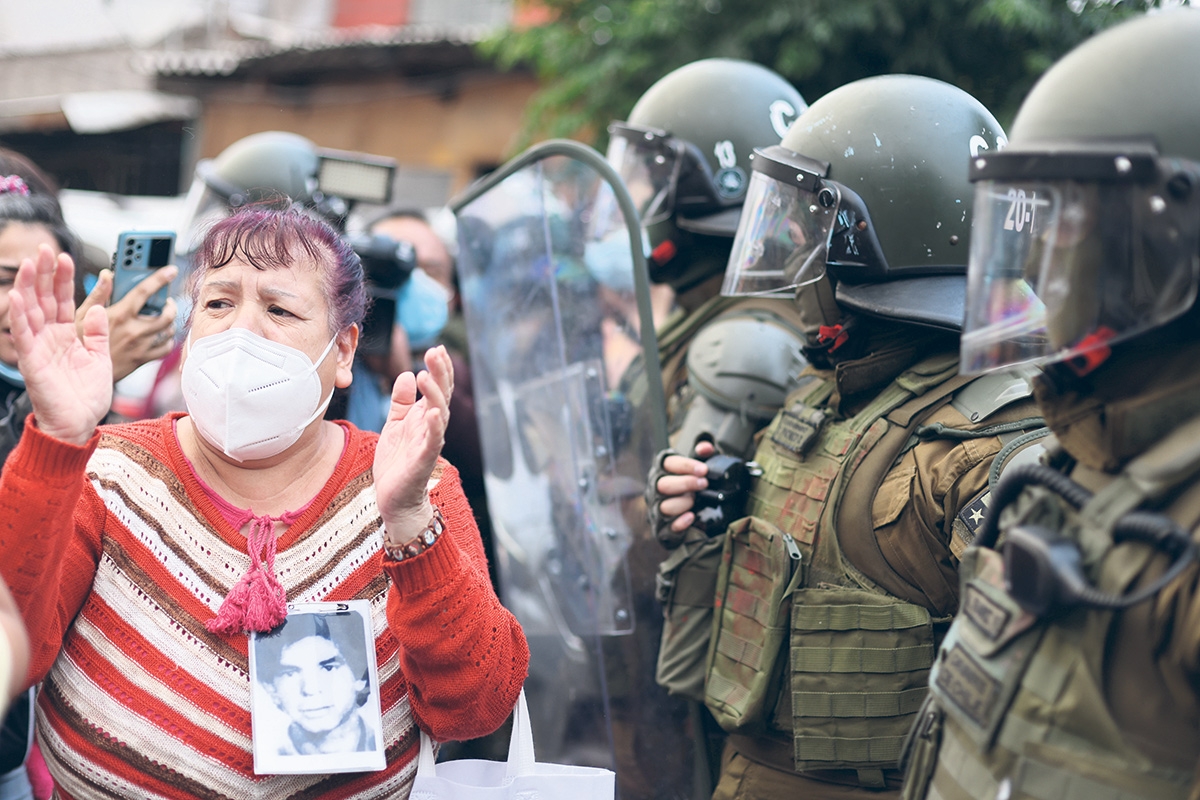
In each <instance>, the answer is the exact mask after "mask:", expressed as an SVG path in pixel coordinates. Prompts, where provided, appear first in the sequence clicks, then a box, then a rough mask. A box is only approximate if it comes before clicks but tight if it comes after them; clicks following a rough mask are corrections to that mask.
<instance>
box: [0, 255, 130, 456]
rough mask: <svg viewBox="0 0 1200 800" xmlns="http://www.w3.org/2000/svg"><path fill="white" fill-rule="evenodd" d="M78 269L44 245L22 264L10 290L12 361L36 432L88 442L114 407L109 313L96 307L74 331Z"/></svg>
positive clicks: (68, 257)
mask: <svg viewBox="0 0 1200 800" xmlns="http://www.w3.org/2000/svg"><path fill="white" fill-rule="evenodd" d="M74 274H75V264H74V262H72V260H71V257H70V256H68V255H66V254H65V253H63V254H60V255H59V256H58V257H57V258H56V257H55V255H54V251H53V250H51V249H50V247H49V246H47V245H42V246H41V247H39V248H38V254H37V258H36V259H29V258H27V259H25V260H24V261H22V262H21V266H20V267H19V268H18V270H17V277H16V280H15V282H14V283H13V288H12V291H11V292H10V293H9V302H10V304H11V306H12V308H11V311H10V326H11V330H12V336H13V344H14V346H15V347H16V350H17V364H18V366H19V367H20V369H21V375H22V376H23V377H24V378H25V390H26V391H27V392H28V393H29V399H30V402H31V403H32V405H33V414H34V417H35V418H36V419H37V424H38V428H40V429H41V430H42V431H43V432H45V433H46V434H48V435H50V436H53V437H55V438H57V439H62V440H63V441H66V442H70V443H72V444H76V445H82V444H85V443H86V442H87V441H88V439H90V438H91V437H92V433H93V431H94V430H95V428H96V425H98V424H99V423H100V420H102V419H104V415H105V414H107V413H108V409H109V406H110V405H111V404H112V361H111V360H110V358H109V354H108V316H107V315H106V314H105V312H104V309H103V308H102V307H100V306H93V307H92V308H89V309H88V311H87V313H86V314H85V315H84V318H83V325H82V333H83V335H82V337H80V335H79V334H78V333H77V331H76V328H75V302H74V293H75V281H74Z"/></svg>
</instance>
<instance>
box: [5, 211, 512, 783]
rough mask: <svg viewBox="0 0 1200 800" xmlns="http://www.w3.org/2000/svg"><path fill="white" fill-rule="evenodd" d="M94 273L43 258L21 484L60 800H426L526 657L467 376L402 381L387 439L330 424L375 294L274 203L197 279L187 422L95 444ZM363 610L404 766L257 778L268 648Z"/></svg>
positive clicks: (15, 304) (17, 545) (13, 493)
mask: <svg viewBox="0 0 1200 800" xmlns="http://www.w3.org/2000/svg"><path fill="white" fill-rule="evenodd" d="M72 268H73V265H72V262H71V259H70V257H69V256H66V255H63V254H57V255H56V254H55V253H54V251H53V249H52V248H50V247H48V246H45V247H41V248H40V249H39V251H38V256H37V258H36V259H26V260H24V261H23V262H22V263H21V265H20V269H19V270H18V273H17V277H16V281H15V284H14V288H13V291H12V293H11V295H10V297H11V305H12V310H11V312H10V313H11V317H12V331H13V344H14V348H15V350H16V352H17V356H18V363H19V365H20V368H21V371H22V374H23V375H24V377H25V381H26V385H27V387H28V391H29V394H30V397H31V400H32V406H33V417H32V419H31V420H30V421H29V422H28V423H27V425H26V432H25V435H24V436H23V437H22V440H21V443H20V444H19V445H18V447H17V449H16V450H15V451H14V452H13V454H12V455H11V457H10V458H9V461H8V463H7V464H6V465H5V468H4V472H3V475H2V477H0V575H2V577H3V578H4V579H5V580H6V581H7V582H8V583H9V585H10V587H11V588H12V591H13V595H14V597H15V598H16V600H17V603H18V604H19V605H20V607H21V610H22V613H23V615H24V617H25V619H26V620H27V621H28V623H29V627H30V629H31V630H32V631H33V637H32V638H33V642H32V651H33V656H32V662H33V664H32V667H31V669H30V677H31V678H32V679H35V680H36V679H41V678H43V677H44V683H43V689H42V692H41V694H40V696H39V700H38V712H39V725H40V726H41V729H42V731H43V733H44V735H43V737H42V738H43V741H44V742H45V747H44V754H45V757H46V761H47V764H48V766H49V769H50V772H51V774H52V775H53V777H54V779H55V782H56V788H57V791H58V792H59V794H60V795H61V796H63V797H67V798H81V797H103V796H114V795H115V794H119V795H124V796H130V795H137V796H147V795H155V796H170V797H175V798H188V797H210V796H212V795H213V794H214V793H216V794H220V795H222V796H226V797H244V798H277V797H278V798H282V797H290V796H294V795H296V794H297V793H303V794H305V795H307V796H311V797H345V796H350V795H353V796H355V797H359V798H376V797H378V798H383V797H388V798H404V797H407V796H408V791H409V787H410V786H411V780H412V775H413V770H412V766H413V764H414V763H415V759H416V756H417V745H418V740H419V737H418V730H423V731H425V732H427V733H428V734H429V735H430V736H431V737H432V738H433V739H435V740H438V741H446V740H452V739H453V740H459V739H470V738H476V737H479V736H483V735H486V734H489V733H491V732H493V731H494V730H495V729H496V728H498V727H499V726H500V725H501V724H502V723H503V722H504V720H505V719H506V718H507V716H508V715H509V714H510V713H511V711H512V709H513V706H514V704H515V703H516V700H517V696H518V694H519V692H520V689H521V686H522V684H523V682H524V679H525V675H526V670H527V667H528V660H529V650H528V646H527V644H526V641H525V637H524V634H523V632H522V630H521V628H520V626H519V624H518V623H517V622H516V620H515V618H514V617H513V616H512V614H510V613H509V612H508V611H507V610H506V609H505V608H504V607H503V606H501V605H500V601H499V600H498V599H497V597H496V594H495V592H494V591H493V589H492V586H491V584H490V582H489V581H488V572H487V565H486V563H485V557H484V552H483V546H482V543H481V542H480V538H479V532H478V530H477V528H476V526H475V522H474V520H473V518H472V516H471V510H470V507H469V505H468V504H467V501H466V499H465V498H464V496H463V493H462V489H461V487H460V483H459V479H458V473H457V471H456V470H455V468H454V467H453V466H451V465H450V464H449V463H448V462H446V461H445V460H444V459H442V458H440V455H439V454H440V451H441V446H442V441H443V434H444V432H445V429H446V422H447V419H448V401H449V397H450V394H451V392H452V391H453V386H454V375H453V370H452V368H451V366H450V359H449V357H448V356H447V354H446V352H445V350H444V349H443V348H440V347H439V348H434V349H432V350H430V351H429V352H428V353H426V355H425V363H426V364H427V366H428V369H427V370H426V371H424V372H422V373H420V374H419V375H416V376H414V375H413V373H411V372H408V373H404V374H402V375H400V376H399V378H397V380H396V383H395V386H394V388H393V390H392V397H391V409H390V412H389V415H388V420H387V424H386V425H385V426H384V429H383V431H382V433H380V434H375V433H369V432H363V431H360V430H358V429H357V428H355V427H354V426H352V425H350V424H349V423H346V422H333V421H327V420H324V419H322V412H323V411H324V409H325V407H326V405H327V404H328V402H329V398H330V396H331V395H332V393H333V390H334V388H335V387H337V386H341V387H345V386H347V385H348V384H349V382H350V380H351V371H350V368H351V363H352V361H353V358H354V351H355V347H356V345H357V343H358V336H359V329H358V325H359V322H360V320H361V319H362V317H363V313H364V304H365V300H366V292H365V290H364V287H363V280H362V267H361V264H360V261H359V258H358V256H357V255H355V253H354V252H353V250H352V249H351V248H350V247H349V245H348V244H346V243H345V241H344V240H343V239H342V238H341V237H340V236H339V235H338V233H337V231H336V230H335V229H334V228H332V227H331V226H330V225H328V224H327V223H325V222H323V221H321V220H319V219H316V218H315V217H313V216H309V215H308V214H306V213H304V212H303V211H300V210H296V209H286V210H281V209H278V208H275V207H264V206H257V205H252V206H248V207H245V208H243V209H240V210H238V211H237V212H235V213H234V214H232V215H231V216H229V217H228V218H226V219H223V220H221V221H219V222H217V223H215V224H214V225H213V226H212V227H211V228H210V229H209V230H208V232H207V234H206V235H205V237H204V239H203V241H202V243H201V245H200V248H199V250H198V251H197V253H196V255H195V259H194V262H193V271H192V273H191V275H190V280H189V293H190V295H191V299H192V301H193V302H192V309H193V310H192V312H191V314H190V318H189V319H188V321H187V325H186V327H185V330H186V332H187V335H186V340H185V343H184V348H183V367H182V373H181V374H182V385H183V394H184V397H185V399H186V403H187V411H186V412H183V411H180V412H172V413H170V414H167V415H166V416H164V417H162V418H160V419H156V420H144V421H140V422H134V423H128V424H123V425H112V426H101V427H99V428H98V427H97V425H98V423H99V421H100V420H101V418H102V417H103V416H104V412H105V410H106V409H107V407H108V403H109V399H110V392H111V386H112V380H111V371H112V364H111V361H110V359H109V353H108V345H109V342H108V325H107V322H108V320H107V317H106V316H105V314H104V313H103V311H102V310H101V309H99V308H90V309H88V311H87V313H86V314H85V315H84V318H83V337H82V339H81V338H80V337H79V336H78V335H76V331H75V323H74V306H73V303H72V302H71V286H72ZM418 392H419V393H420V394H419V397H420V399H418ZM362 600H365V601H367V602H368V603H369V604H370V607H371V608H372V609H374V613H373V614H372V615H371V623H372V625H371V630H372V634H373V639H374V640H373V646H374V648H375V656H376V658H375V662H376V664H377V669H378V675H377V676H371V679H370V680H371V681H372V683H373V685H378V686H379V697H380V707H381V713H382V720H383V724H382V731H383V738H384V740H385V741H384V750H385V752H386V766H385V767H384V768H383V769H382V770H379V771H372V772H349V773H334V774H329V773H328V771H326V772H324V773H320V772H318V773H313V774H302V775H263V774H256V773H255V772H254V767H253V759H252V743H253V740H254V739H255V738H256V737H257V736H258V735H259V734H264V733H266V732H265V731H256V730H255V719H254V717H253V714H252V710H251V681H250V674H249V655H248V643H247V634H248V633H249V632H251V631H255V632H259V633H264V632H269V631H271V630H273V629H274V628H276V627H278V626H279V625H280V624H283V623H284V622H285V620H287V619H288V616H287V615H288V606H289V605H294V604H298V603H316V602H330V601H339V602H340V601H362ZM376 682H377V683H376ZM260 725H261V723H260ZM98 731H103V734H102V735H97V732H98Z"/></svg>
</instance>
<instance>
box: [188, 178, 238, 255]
mask: <svg viewBox="0 0 1200 800" xmlns="http://www.w3.org/2000/svg"><path fill="white" fill-rule="evenodd" d="M231 213H232V212H231V211H230V209H229V200H228V199H227V198H226V197H225V196H223V195H222V194H221V193H220V192H217V191H215V190H214V189H213V188H212V187H211V186H209V185H208V184H207V183H206V182H205V181H204V180H203V179H202V178H201V177H200V176H199V175H196V176H195V177H194V178H192V185H191V186H190V187H189V188H188V193H187V198H186V199H185V200H184V205H183V222H182V224H181V225H180V228H179V241H178V243H177V246H176V250H177V251H178V252H179V253H180V254H182V255H190V254H192V253H194V252H196V250H198V249H199V247H200V242H201V240H202V239H203V238H204V234H205V233H206V232H207V231H208V229H209V228H210V227H212V226H213V225H214V224H215V223H217V222H219V221H220V220H222V219H224V218H225V217H228V216H229V215H230V214H231Z"/></svg>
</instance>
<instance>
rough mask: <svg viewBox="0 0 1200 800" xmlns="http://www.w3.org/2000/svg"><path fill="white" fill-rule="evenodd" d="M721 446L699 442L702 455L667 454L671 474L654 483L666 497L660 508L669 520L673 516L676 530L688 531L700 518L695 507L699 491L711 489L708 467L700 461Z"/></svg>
mask: <svg viewBox="0 0 1200 800" xmlns="http://www.w3.org/2000/svg"><path fill="white" fill-rule="evenodd" d="M716 451H717V449H716V448H715V447H713V445H712V442H699V443H698V444H697V445H696V451H695V452H696V455H697V456H698V458H687V457H686V456H667V457H666V458H665V459H663V470H664V471H666V472H668V473H670V474H668V475H663V476H662V477H660V478H659V479H658V481H657V482H656V483H655V485H654V489H655V491H656V492H657V493H658V495H659V496H661V497H662V498H663V499H662V500H661V501H659V504H658V510H659V512H660V513H661V514H662V516H663V517H665V518H666V519H671V518H672V517H674V518H675V519H673V520H672V521H671V530H673V531H675V532H676V533H681V532H683V531H686V530H687V529H688V528H689V527H691V525H692V523H693V522H694V521H695V519H696V515H695V514H694V513H693V512H692V510H691V509H692V506H693V505H694V504H695V502H696V492H699V491H701V490H703V489H707V488H708V478H706V477H705V475H707V474H708V467H707V466H705V464H704V462H703V461H701V460H699V459H702V458H708V457H709V456H711V455H712V454H713V453H715V452H716Z"/></svg>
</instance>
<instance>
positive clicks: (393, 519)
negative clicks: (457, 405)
mask: <svg viewBox="0 0 1200 800" xmlns="http://www.w3.org/2000/svg"><path fill="white" fill-rule="evenodd" d="M425 366H426V368H427V369H426V370H425V371H423V372H420V373H417V374H416V375H414V374H413V373H411V372H405V373H402V374H401V375H400V377H398V378H396V383H395V385H394V386H393V387H392V404H391V408H390V410H389V411H388V418H387V422H386V423H384V426H383V431H382V432H381V433H380V434H379V443H378V444H377V445H376V446H375V467H374V470H375V495H376V499H377V501H378V503H379V512H380V514H381V515H382V517H383V524H384V528H385V529H386V530H387V538H388V541H389V543H391V544H403V543H405V542H407V541H410V540H411V539H412V538H414V537H415V536H416V535H417V534H418V533H420V532H421V530H422V529H423V528H424V527H425V526H426V525H428V524H429V520H430V518H431V517H432V515H433V509H432V507H431V506H430V505H429V476H430V475H431V474H432V472H433V467H434V465H435V464H436V463H437V458H438V455H439V454H440V453H441V452H442V443H443V442H444V441H445V434H446V424H447V422H449V420H450V395H451V394H452V393H453V392H454V367H453V365H452V364H451V363H450V355H449V354H448V353H447V352H446V348H445V347H443V346H439V347H434V348H432V349H431V350H429V351H428V352H427V353H425ZM418 390H419V391H420V399H419V400H418V399H417V392H418Z"/></svg>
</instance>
